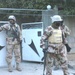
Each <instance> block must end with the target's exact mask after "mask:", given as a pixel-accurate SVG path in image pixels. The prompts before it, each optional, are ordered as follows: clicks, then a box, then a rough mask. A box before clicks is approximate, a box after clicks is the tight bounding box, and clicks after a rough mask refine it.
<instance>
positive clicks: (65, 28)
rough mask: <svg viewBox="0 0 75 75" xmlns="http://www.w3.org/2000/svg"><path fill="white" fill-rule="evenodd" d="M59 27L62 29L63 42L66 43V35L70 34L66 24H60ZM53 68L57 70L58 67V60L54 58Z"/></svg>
mask: <svg viewBox="0 0 75 75" xmlns="http://www.w3.org/2000/svg"><path fill="white" fill-rule="evenodd" d="M60 29H61V30H62V32H63V35H64V40H65V41H64V44H67V43H68V41H67V36H69V35H70V32H71V31H70V29H69V28H68V27H67V26H66V25H62V26H60ZM54 62H55V66H56V67H55V70H57V69H59V62H58V61H57V60H56V59H55V61H54Z"/></svg>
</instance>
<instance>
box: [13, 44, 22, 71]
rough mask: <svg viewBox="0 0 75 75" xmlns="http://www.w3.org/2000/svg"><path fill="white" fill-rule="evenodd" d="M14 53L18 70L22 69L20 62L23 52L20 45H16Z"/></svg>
mask: <svg viewBox="0 0 75 75" xmlns="http://www.w3.org/2000/svg"><path fill="white" fill-rule="evenodd" d="M14 55H15V59H16V70H18V71H21V67H20V62H21V53H20V45H15V46H14Z"/></svg>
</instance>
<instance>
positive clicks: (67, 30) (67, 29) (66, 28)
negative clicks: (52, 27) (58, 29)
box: [65, 26, 71, 36]
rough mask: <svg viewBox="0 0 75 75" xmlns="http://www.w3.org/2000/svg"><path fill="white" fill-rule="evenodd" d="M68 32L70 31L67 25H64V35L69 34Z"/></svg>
mask: <svg viewBox="0 0 75 75" xmlns="http://www.w3.org/2000/svg"><path fill="white" fill-rule="evenodd" d="M70 33H71V30H70V29H69V28H68V27H67V26H65V34H66V36H68V35H70Z"/></svg>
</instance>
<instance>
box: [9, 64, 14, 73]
mask: <svg viewBox="0 0 75 75" xmlns="http://www.w3.org/2000/svg"><path fill="white" fill-rule="evenodd" d="M8 71H9V72H12V71H13V69H12V66H11V64H8Z"/></svg>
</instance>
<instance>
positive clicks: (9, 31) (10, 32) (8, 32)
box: [6, 28, 15, 37]
mask: <svg viewBox="0 0 75 75" xmlns="http://www.w3.org/2000/svg"><path fill="white" fill-rule="evenodd" d="M6 34H7V35H8V37H15V35H14V34H13V29H12V28H10V29H9V30H7V31H6Z"/></svg>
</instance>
